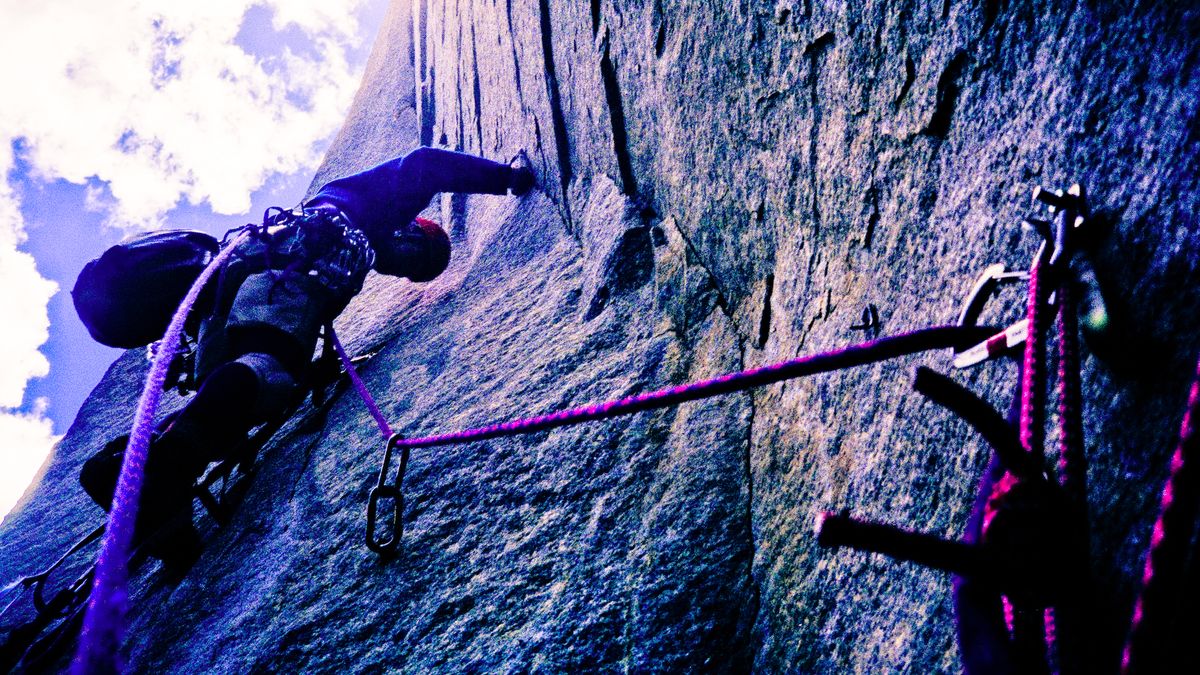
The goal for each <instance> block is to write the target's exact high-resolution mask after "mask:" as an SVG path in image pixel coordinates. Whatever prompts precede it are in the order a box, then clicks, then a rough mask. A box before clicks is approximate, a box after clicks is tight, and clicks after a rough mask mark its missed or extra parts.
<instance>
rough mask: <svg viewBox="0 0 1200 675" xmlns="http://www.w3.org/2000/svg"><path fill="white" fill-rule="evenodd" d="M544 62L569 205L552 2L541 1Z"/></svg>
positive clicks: (566, 144)
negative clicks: (552, 25)
mask: <svg viewBox="0 0 1200 675" xmlns="http://www.w3.org/2000/svg"><path fill="white" fill-rule="evenodd" d="M538 9H539V11H540V19H541V32H542V60H543V61H544V62H545V66H546V96H547V98H549V100H550V116H551V118H552V122H553V124H554V145H555V147H556V148H557V150H558V173H559V176H560V178H561V180H562V196H563V204H564V205H565V204H566V203H567V188H568V186H570V184H571V178H572V171H571V146H570V139H569V138H568V137H567V119H566V117H565V116H564V115H563V107H562V95H561V93H560V92H559V88H558V75H557V72H556V71H555V68H554V34H553V28H552V27H551V25H550V0H539V1H538Z"/></svg>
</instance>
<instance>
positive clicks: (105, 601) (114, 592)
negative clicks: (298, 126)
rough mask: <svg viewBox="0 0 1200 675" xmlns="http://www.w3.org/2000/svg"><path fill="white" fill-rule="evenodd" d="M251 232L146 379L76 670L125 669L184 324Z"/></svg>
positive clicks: (220, 258) (195, 293)
mask: <svg viewBox="0 0 1200 675" xmlns="http://www.w3.org/2000/svg"><path fill="white" fill-rule="evenodd" d="M248 236H250V233H249V232H243V233H242V234H241V235H239V236H238V237H237V238H236V239H234V240H233V241H232V242H230V243H229V244H228V245H227V246H226V247H225V248H224V250H222V251H221V252H220V253H219V254H218V255H217V256H216V257H215V258H213V260H212V262H210V263H209V264H208V267H206V268H205V269H204V271H203V272H201V273H200V276H199V277H197V278H196V281H195V283H193V284H192V287H191V289H190V290H189V291H188V293H187V295H186V296H184V298H183V302H181V303H180V305H179V309H177V310H176V311H175V315H174V316H173V317H172V318H171V323H170V324H169V325H168V326H167V332H166V334H165V335H163V339H162V341H161V342H160V343H159V349H158V351H157V352H156V353H155V355H154V363H153V364H152V365H151V367H150V373H149V374H148V375H147V376H146V384H145V386H144V387H143V389H142V396H141V399H140V400H139V401H138V407H137V412H136V413H134V417H133V430H132V431H131V433H130V436H129V446H128V447H127V448H126V450H125V459H124V461H123V462H122V463H121V473H120V477H119V478H118V479H117V488H116V492H115V493H114V496H113V504H112V510H111V511H110V512H109V515H108V526H107V530H106V531H105V536H104V542H103V544H102V545H101V548H100V556H99V557H98V558H97V559H96V579H95V582H94V583H93V585H92V594H91V598H90V600H89V601H88V608H87V615H86V616H85V618H84V621H83V629H82V630H81V632H80V639H79V649H78V651H77V652H76V653H75V661H74V663H73V665H72V669H71V670H72V673H74V674H75V675H87V674H90V673H111V672H120V671H121V670H122V665H123V664H121V663H120V658H121V655H120V647H121V638H122V637H123V635H124V632H125V613H126V611H127V609H128V605H129V591H128V576H129V575H128V570H127V569H126V565H127V564H128V561H129V555H130V545H131V543H132V541H133V529H134V523H135V522H136V518H137V508H138V500H139V498H140V496H141V491H142V478H143V475H144V474H145V469H146V455H147V452H148V449H149V446H150V434H151V433H152V432H153V430H154V414H155V411H156V410H157V409H158V402H159V399H160V398H161V397H162V391H163V383H164V382H165V381H166V379H167V369H168V368H169V367H170V365H171V361H173V360H174V358H175V354H176V351H177V350H178V348H179V343H180V339H181V338H182V335H183V324H184V321H185V320H186V319H187V316H188V313H189V312H190V311H191V308H192V305H194V304H196V299H197V298H198V297H199V296H200V291H201V290H202V289H203V288H204V285H205V284H206V283H207V282H208V280H209V279H210V278H211V277H212V275H213V273H214V272H216V270H217V269H219V268H220V266H221V265H223V264H225V261H226V260H228V259H229V256H230V255H232V254H233V251H234V249H235V248H237V246H238V245H239V244H241V243H242V242H243V241H245V239H246V238H247V237H248Z"/></svg>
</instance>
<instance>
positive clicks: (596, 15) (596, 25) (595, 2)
mask: <svg viewBox="0 0 1200 675" xmlns="http://www.w3.org/2000/svg"><path fill="white" fill-rule="evenodd" d="M599 33H600V0H592V37H593V38H595V37H596V35H598V34H599Z"/></svg>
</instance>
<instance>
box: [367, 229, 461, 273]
mask: <svg viewBox="0 0 1200 675" xmlns="http://www.w3.org/2000/svg"><path fill="white" fill-rule="evenodd" d="M374 248H375V271H377V272H379V273H380V274H390V275H392V276H397V277H407V278H408V279H410V280H412V281H432V280H433V279H434V278H436V277H437V276H438V275H439V274H441V273H442V272H443V271H445V269H446V266H447V265H449V264H450V237H449V236H447V235H446V231H445V230H443V229H442V227H441V226H440V225H438V224H437V223H435V222H433V221H432V220H426V219H425V218H417V219H415V220H413V221H411V222H409V223H406V224H404V225H401V226H400V227H397V228H396V229H394V230H393V231H392V233H391V235H390V236H389V237H387V239H386V240H385V241H378V242H375V245H374Z"/></svg>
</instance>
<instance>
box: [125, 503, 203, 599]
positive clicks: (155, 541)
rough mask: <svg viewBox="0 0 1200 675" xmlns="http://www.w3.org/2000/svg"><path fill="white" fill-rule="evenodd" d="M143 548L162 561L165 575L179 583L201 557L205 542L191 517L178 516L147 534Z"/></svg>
mask: <svg viewBox="0 0 1200 675" xmlns="http://www.w3.org/2000/svg"><path fill="white" fill-rule="evenodd" d="M188 515H189V516H190V514H188ZM141 550H142V551H143V552H144V553H145V554H146V555H148V556H150V557H151V558H157V559H158V560H159V561H160V562H161V563H162V567H163V575H164V576H165V578H166V579H167V580H168V581H170V582H172V583H178V582H179V581H181V580H182V579H183V577H184V576H185V575H187V573H188V570H190V569H192V566H193V565H195V564H196V561H197V560H199V559H200V554H201V553H203V552H204V542H203V540H202V539H201V538H200V533H199V532H197V531H196V527H195V526H194V525H192V522H191V518H190V517H188V518H178V519H175V520H173V521H171V522H170V523H169V524H168V525H167V526H166V527H164V528H162V529H160V530H159V531H158V532H155V533H154V534H151V535H149V536H147V537H146V540H145V541H144V542H142V548H141Z"/></svg>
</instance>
